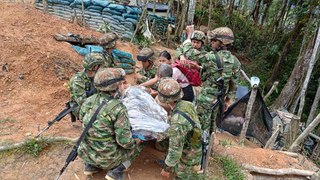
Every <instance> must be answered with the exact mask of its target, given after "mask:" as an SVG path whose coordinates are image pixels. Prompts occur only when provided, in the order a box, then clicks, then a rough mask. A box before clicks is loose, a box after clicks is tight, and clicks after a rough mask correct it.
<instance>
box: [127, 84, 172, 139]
mask: <svg viewBox="0 0 320 180" xmlns="http://www.w3.org/2000/svg"><path fill="white" fill-rule="evenodd" d="M121 101H122V102H123V104H124V105H125V106H126V107H127V110H128V115H129V121H130V124H131V127H132V134H133V135H134V136H143V138H144V139H145V140H146V141H148V140H152V139H157V141H161V140H163V139H164V138H165V134H164V132H165V131H166V130H167V129H168V128H169V123H168V116H167V112H166V111H165V110H164V109H163V108H162V107H161V106H159V105H158V104H157V103H156V101H155V99H154V98H153V97H152V96H151V95H150V94H149V93H147V92H145V91H144V90H142V89H140V88H138V87H137V86H131V87H129V88H127V89H126V91H125V92H124V95H123V97H122V99H121Z"/></svg>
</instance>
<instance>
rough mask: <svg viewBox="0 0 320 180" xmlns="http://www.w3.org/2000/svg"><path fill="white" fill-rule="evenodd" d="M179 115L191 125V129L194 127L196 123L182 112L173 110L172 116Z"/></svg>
mask: <svg viewBox="0 0 320 180" xmlns="http://www.w3.org/2000/svg"><path fill="white" fill-rule="evenodd" d="M176 113H177V114H180V115H181V116H183V117H184V118H185V119H186V120H188V122H189V123H190V124H191V125H192V127H195V125H196V123H195V122H194V121H193V120H192V119H191V118H190V117H189V116H188V115H187V114H186V113H184V112H182V111H180V110H175V111H174V112H173V114H176Z"/></svg>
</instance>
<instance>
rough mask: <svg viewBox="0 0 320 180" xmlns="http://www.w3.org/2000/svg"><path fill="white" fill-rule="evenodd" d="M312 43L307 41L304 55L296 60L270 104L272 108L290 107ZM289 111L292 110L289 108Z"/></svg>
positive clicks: (304, 69)
mask: <svg viewBox="0 0 320 180" xmlns="http://www.w3.org/2000/svg"><path fill="white" fill-rule="evenodd" d="M312 44H313V43H312V42H311V41H309V42H308V46H307V47H308V48H307V49H306V50H305V53H304V55H303V56H302V57H300V58H299V59H298V61H297V62H296V64H295V66H294V68H293V70H292V72H291V75H290V77H289V79H288V81H287V83H286V85H285V86H284V88H283V89H282V91H281V93H280V95H279V96H278V98H277V99H276V101H275V102H274V103H273V105H272V108H273V109H279V108H286V109H292V105H293V104H294V99H295V97H297V96H298V95H299V90H300V87H301V86H300V85H301V83H302V81H303V79H304V78H303V77H304V74H305V72H306V71H307V64H308V63H309V61H310V57H311V54H312V49H311V48H312ZM290 112H293V111H292V110H291V111H290Z"/></svg>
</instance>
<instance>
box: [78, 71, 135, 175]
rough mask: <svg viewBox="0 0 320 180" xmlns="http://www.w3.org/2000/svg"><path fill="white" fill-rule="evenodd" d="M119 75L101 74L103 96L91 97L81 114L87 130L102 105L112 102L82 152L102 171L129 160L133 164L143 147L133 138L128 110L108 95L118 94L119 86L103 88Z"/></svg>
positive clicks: (97, 81)
mask: <svg viewBox="0 0 320 180" xmlns="http://www.w3.org/2000/svg"><path fill="white" fill-rule="evenodd" d="M117 71H118V70H116V69H114V68H106V69H101V70H99V71H98V72H97V74H96V76H95V79H94V83H95V86H96V87H97V89H98V90H99V91H100V92H99V93H98V94H95V95H93V96H91V97H89V98H88V99H87V100H86V101H85V103H84V104H83V105H82V107H81V110H80V118H81V119H82V120H83V127H85V126H86V125H87V124H88V122H89V121H90V119H91V117H92V116H93V114H94V113H95V111H96V110H97V108H98V107H99V105H100V104H101V103H102V102H103V101H104V100H106V99H108V100H109V102H108V103H107V104H106V105H105V106H104V107H103V108H102V109H101V110H100V112H99V113H98V115H97V118H96V121H95V122H94V123H93V124H92V127H91V128H90V129H89V131H88V134H87V135H86V137H85V138H84V140H83V141H82V142H81V144H80V146H79V149H78V155H79V157H80V158H81V159H83V160H84V161H85V162H86V163H88V164H90V165H93V166H95V167H98V168H102V169H112V168H114V167H116V166H119V165H120V164H121V163H122V162H124V161H126V160H133V159H134V158H135V157H137V156H138V154H139V153H140V151H141V147H140V146H138V145H137V144H136V141H135V140H134V139H133V138H132V133H131V128H130V123H129V119H128V114H127V109H126V107H125V106H124V105H123V104H122V103H121V102H120V100H119V99H117V98H114V99H113V98H112V97H111V95H110V94H108V92H107V91H114V90H116V89H117V88H118V87H117V86H118V85H117V82H115V83H113V84H109V85H107V86H105V85H103V83H106V82H107V81H108V80H112V79H116V78H119V77H121V75H120V73H119V72H117ZM116 73H118V74H116ZM113 74H116V75H114V76H113ZM122 80H123V79H122ZM117 81H118V82H119V81H121V79H118V80H117Z"/></svg>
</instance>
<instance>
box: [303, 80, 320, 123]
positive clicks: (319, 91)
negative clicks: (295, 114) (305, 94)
mask: <svg viewBox="0 0 320 180" xmlns="http://www.w3.org/2000/svg"><path fill="white" fill-rule="evenodd" d="M318 83H319V85H318V89H317V93H316V96H315V98H314V100H313V103H312V107H311V110H310V113H309V116H308V120H307V124H306V126H308V125H309V124H310V123H311V120H312V119H313V118H314V114H315V113H316V110H317V108H318V104H319V100H320V79H318Z"/></svg>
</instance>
